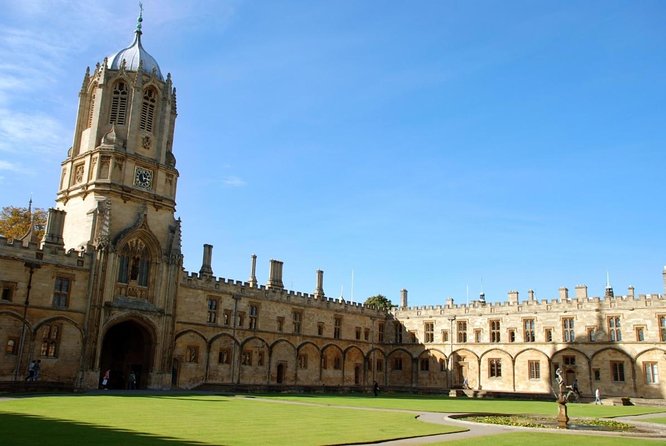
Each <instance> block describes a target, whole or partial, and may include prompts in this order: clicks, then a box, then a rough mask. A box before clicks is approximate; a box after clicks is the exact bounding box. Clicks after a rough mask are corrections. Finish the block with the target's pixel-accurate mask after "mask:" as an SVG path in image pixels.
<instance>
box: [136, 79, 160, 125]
mask: <svg viewBox="0 0 666 446" xmlns="http://www.w3.org/2000/svg"><path fill="white" fill-rule="evenodd" d="M156 102H157V93H156V92H155V89H153V88H146V89H145V91H144V92H143V102H142V103H141V122H140V125H139V127H140V128H141V130H145V131H147V132H152V131H153V119H154V117H155V103H156Z"/></svg>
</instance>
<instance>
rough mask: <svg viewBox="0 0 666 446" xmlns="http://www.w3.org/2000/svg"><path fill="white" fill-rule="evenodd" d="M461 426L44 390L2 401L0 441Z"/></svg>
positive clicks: (356, 432)
mask: <svg viewBox="0 0 666 446" xmlns="http://www.w3.org/2000/svg"><path fill="white" fill-rule="evenodd" d="M456 430H459V429H457V428H454V427H449V426H442V425H434V424H430V423H423V422H420V421H418V420H416V419H415V418H414V415H413V414H408V413H396V412H380V411H366V410H356V409H344V408H340V407H317V408H313V407H311V406H305V405H300V404H284V403H276V402H266V401H259V400H257V399H254V398H246V397H225V396H215V395H153V396H147V395H146V396H121V395H117V396H116V395H96V396H48V397H30V398H17V399H11V400H5V401H0V444H2V445H3V446H10V445H28V444H40V445H64V444H67V445H70V444H94V445H118V444H123V445H130V446H134V445H162V444H165V445H166V444H170V445H191V444H229V445H258V444H273V445H281V444H284V445H294V444H299V445H307V444H313V445H314V444H334V443H352V442H367V441H375V440H379V439H389V438H402V437H410V436H421V435H432V434H436V433H444V432H452V431H456Z"/></svg>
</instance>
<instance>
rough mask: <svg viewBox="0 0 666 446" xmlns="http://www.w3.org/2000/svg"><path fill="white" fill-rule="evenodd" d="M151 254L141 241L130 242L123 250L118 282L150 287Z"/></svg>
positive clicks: (120, 258)
mask: <svg viewBox="0 0 666 446" xmlns="http://www.w3.org/2000/svg"><path fill="white" fill-rule="evenodd" d="M149 272H150V253H149V251H148V248H147V247H146V245H145V244H144V243H143V242H142V241H141V240H139V239H133V240H130V241H129V242H128V243H127V245H125V247H124V248H123V249H122V251H121V253H120V257H119V265H118V282H120V283H124V284H129V283H132V284H136V285H138V286H141V287H147V286H148V275H149Z"/></svg>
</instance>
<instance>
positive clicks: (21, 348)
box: [14, 262, 41, 382]
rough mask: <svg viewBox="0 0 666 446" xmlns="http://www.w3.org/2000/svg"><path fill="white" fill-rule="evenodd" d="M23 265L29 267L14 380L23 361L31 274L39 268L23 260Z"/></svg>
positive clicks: (16, 379) (37, 264)
mask: <svg viewBox="0 0 666 446" xmlns="http://www.w3.org/2000/svg"><path fill="white" fill-rule="evenodd" d="M25 267H26V268H30V273H29V276H28V289H27V291H26V294H25V302H24V303H23V321H22V324H21V339H20V341H19V351H18V358H17V361H16V370H14V381H15V382H16V381H18V377H19V373H20V371H21V362H22V361H23V346H24V344H25V328H26V323H27V317H28V306H30V290H31V289H32V275H33V274H34V273H35V270H36V269H39V268H41V265H40V264H39V263H33V262H25Z"/></svg>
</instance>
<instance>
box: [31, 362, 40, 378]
mask: <svg viewBox="0 0 666 446" xmlns="http://www.w3.org/2000/svg"><path fill="white" fill-rule="evenodd" d="M41 370H42V360H41V359H38V360H37V361H36V362H35V367H34V371H35V373H34V375H35V376H33V378H32V380H33V381H37V380H38V379H39V373H40V372H41Z"/></svg>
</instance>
